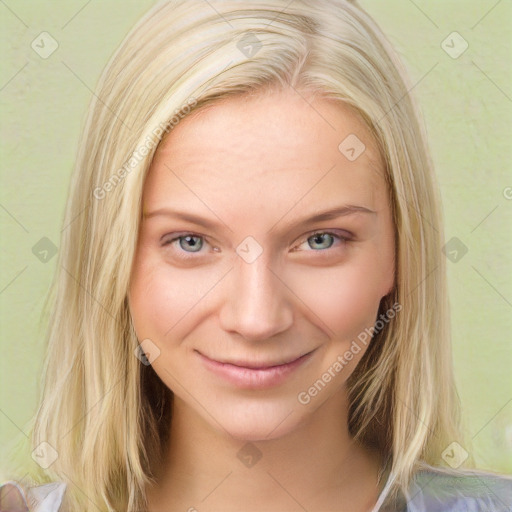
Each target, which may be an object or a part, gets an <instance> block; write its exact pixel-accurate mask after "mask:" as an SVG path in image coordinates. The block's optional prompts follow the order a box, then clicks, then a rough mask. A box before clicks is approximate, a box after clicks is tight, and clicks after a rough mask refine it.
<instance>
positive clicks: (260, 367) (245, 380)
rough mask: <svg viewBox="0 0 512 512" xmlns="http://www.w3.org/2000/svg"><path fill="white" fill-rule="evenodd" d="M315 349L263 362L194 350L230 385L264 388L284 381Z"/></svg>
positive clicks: (209, 367) (209, 368)
mask: <svg viewBox="0 0 512 512" xmlns="http://www.w3.org/2000/svg"><path fill="white" fill-rule="evenodd" d="M315 350H316V349H314V350H311V351H310V352H307V353H305V354H302V355H299V356H295V357H293V356H292V357H289V358H287V359H285V360H284V361H268V362H265V363H261V362H256V361H251V360H238V359H237V360H229V361H226V360H216V359H212V358H210V357H207V356H205V355H204V354H202V353H201V352H199V351H197V350H196V351H195V352H196V354H198V356H199V358H200V359H201V362H202V363H203V364H204V366H205V367H206V368H207V369H208V370H209V371H210V372H212V373H213V374H214V375H216V376H217V377H221V378H222V379H223V380H224V381H227V382H228V383H230V384H231V385H234V386H236V387H238V388H244V389H266V388H270V387H275V386H278V385H280V384H282V383H284V382H285V381H286V380H287V379H288V378H289V377H290V376H291V375H292V374H293V373H294V372H295V370H297V369H298V368H299V367H301V366H302V365H304V364H305V363H306V362H307V361H309V360H310V359H311V357H312V356H313V353H314V352H315Z"/></svg>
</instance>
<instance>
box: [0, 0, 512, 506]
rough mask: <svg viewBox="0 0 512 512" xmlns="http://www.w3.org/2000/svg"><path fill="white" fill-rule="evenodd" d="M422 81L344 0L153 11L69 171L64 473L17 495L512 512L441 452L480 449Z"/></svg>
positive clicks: (97, 107)
mask: <svg viewBox="0 0 512 512" xmlns="http://www.w3.org/2000/svg"><path fill="white" fill-rule="evenodd" d="M409 89H410V85H408V82H407V79H406V78H405V74H404V71H403V70H402V67H401V65H400V63H399V61H398V59H397V57H396V55H395V53H394V52H393V50H392V49H391V48H390V46H389V44H388V43H387V41H386V39H385V37H384V36H383V35H382V33H381V32H380V30H379V29H378V27H376V26H375V23H374V22H373V21H372V20H371V19H370V17H369V16H368V15H367V14H366V13H365V12H364V11H363V10H362V9H361V8H359V7H358V6H356V5H352V4H351V3H349V2H345V1H342V0H340V1H336V2H332V1H327V0H315V1H314V2H303V1H299V0H297V1H295V2H291V3H289V2H284V1H281V0H272V1H271V0H268V1H259V2H243V1H241V0H218V1H215V2H210V3H205V2H195V1H192V0H175V1H166V2H163V3H160V4H158V5H157V6H156V7H155V8H154V9H152V10H151V11H150V12H149V13H148V14H147V15H146V16H145V17H144V18H143V19H142V20H141V22H140V23H139V24H138V26H137V27H135V29H134V30H133V31H132V32H131V33H130V34H129V35H128V36H127V38H126V39H125V41H124V42H123V44H122V45H121V47H120V48H119V50H118V51H117V53H116V54H115V55H114V57H113V58H112V61H111V62H110V64H109V65H108V67H107V69H106V71H105V72H104V74H103V77H102V79H101V82H100V84H99V86H98V91H97V94H96V100H95V101H94V102H93V104H92V105H91V109H90V114H89V117H88V121H87V125H86V127H85V134H84V140H83V144H82V146H81V150H80V154H79V156H78V161H77V166H76V170H75V174H74V176H73V181H72V185H71V190H70V196H69V202H68V208H67V213H66V220H65V225H70V228H69V229H66V230H64V234H63V240H62V243H61V253H60V262H59V266H58V269H59V271H58V274H57V276H56V279H55V293H56V294H55V300H54V303H53V309H52V317H51V322H50V329H49V336H48V342H49V345H48V357H47V361H46V367H45V379H46V385H45V388H44V392H43V397H42V401H41V407H40V410H39V412H38V415H37V418H36V423H35V428H34V432H33V443H34V447H35V450H34V453H33V458H34V460H35V461H36V462H37V463H38V464H39V467H40V468H41V470H42V472H41V476H40V480H39V481H40V482H43V481H48V479H50V480H54V481H55V482H54V483H51V484H48V485H49V486H44V485H40V486H35V487H33V488H31V489H26V490H24V489H21V488H20V489H18V488H16V487H15V486H14V485H13V484H6V485H5V486H4V487H3V488H2V494H3V498H4V501H5V502H9V501H10V504H9V505H5V506H4V507H5V508H6V509H7V507H11V508H12V509H15V508H14V507H18V508H20V507H22V506H23V502H24V501H26V502H29V504H30V500H32V505H31V506H33V505H34V504H35V503H40V504H41V507H44V506H46V508H47V510H52V511H53V510H58V509H59V506H60V504H61V502H62V507H61V510H70V511H89V510H91V511H92V510H109V511H139V510H150V511H155V512H156V511H163V510H190V511H193V510H199V511H202V510H222V511H226V510H240V509H242V510H245V511H252V510H258V511H260V510H269V511H270V510H276V511H277V510H309V511H314V510H341V511H369V510H374V511H377V510H380V511H383V510H415V511H417V510H425V511H426V510H428V511H432V510H443V511H447V510H448V511H450V510H453V511H455V510H466V509H468V510H495V511H498V510H499V511H501V510H509V508H507V507H509V506H510V502H511V500H512V484H511V480H510V479H507V478H505V477H499V476H497V475H488V474H483V473H476V472H475V473H470V472H467V471H464V472H463V471H462V470H458V471H451V470H449V469H446V468H445V469H442V468H441V466H446V465H448V466H451V467H453V468H458V467H460V465H461V464H462V462H464V460H465V458H466V457H467V452H465V450H464V448H463V447H464V442H463V440H462V439H461V436H460V433H459V430H458V413H457V398H456V393H455V389H454V384H453V377H452V369H451V358H450V346H449V334H448V317H447V315H448V312H447V311H448V309H447V301H446V283H445V270H444V257H443V255H442V252H441V247H442V244H443V237H442V223H441V216H440V207H439V198H438V193H437V190H436V187H435V183H434V174H433V170H432V165H431V162H430V158H429V155H428V151H427V147H426V142H425V136H424V134H423V132H422V130H421V128H420V126H421V124H420V122H419V121H418V114H417V112H416V109H415V106H414V103H413V100H412V99H411V96H410V94H409V92H408V91H409ZM55 354H59V357H58V358H56V357H54V355H55ZM18 491H20V493H18ZM22 494H26V496H25V497H23V495H22ZM43 503H44V504H43ZM470 507H473V508H470ZM38 510H39V509H38Z"/></svg>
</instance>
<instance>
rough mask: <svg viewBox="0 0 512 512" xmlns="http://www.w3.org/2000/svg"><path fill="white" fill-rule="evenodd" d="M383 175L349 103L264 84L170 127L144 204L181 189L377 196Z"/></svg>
mask: <svg viewBox="0 0 512 512" xmlns="http://www.w3.org/2000/svg"><path fill="white" fill-rule="evenodd" d="M354 157H355V158H354ZM383 176H384V168H383V164H382V160H381V156H380V154H379V151H378V149H377V147H376V144H375V141H374V140H373V138H372V136H371V134H370V132H369V130H368V129H367V127H366V125H365V124H364V122H363V121H362V120H361V118H360V117H359V116H358V115H357V114H356V113H355V112H354V111H353V110H352V109H350V108H349V107H348V106H346V105H343V104H341V103H339V102H335V101H333V100H327V99H325V98H322V97H321V96H318V95H313V94H309V95H305V94H304V93H298V92H296V91H295V90H293V89H283V90H274V91H266V92H264V93H262V94H257V95H248V94H245V95H240V96H233V97H230V98H227V99H223V100H220V101H218V102H216V103H213V104H211V105H208V106H207V107H206V108H204V107H203V108H199V109H198V110H197V111H195V112H193V113H192V114H191V115H189V116H188V117H186V118H185V119H183V120H182V121H181V122H180V123H179V124H178V125H177V126H176V127H174V129H173V130H172V131H171V132H170V133H169V134H168V135H167V136H166V138H165V139H164V140H163V141H162V143H161V144H160V146H159V148H158V150H157V152H156V155H155V157H154V160H153V162H152V165H151V167H150V170H149V173H148V176H147V179H146V184H145V188H144V206H145V208H147V206H148V205H149V204H153V203H158V204H160V203H162V202H163V203H165V202H167V203H168V202H169V201H170V200H176V199H177V196H178V197H182V195H183V194H184V193H185V194H186V195H187V196H192V195H195V196H196V199H197V198H202V199H204V201H206V199H208V200H210V201H213V202H214V203H218V202H219V201H221V200H222V199H224V200H226V201H228V202H231V203H236V204H239V203H240V200H243V202H244V204H246V205H247V207H249V206H250V205H251V204H254V205H257V206H259V207H262V206H266V207H269V201H274V202H275V201H278V202H280V203H282V205H283V207H286V206H287V205H289V204H291V203H293V202H295V203H296V202H297V200H299V198H300V197H301V196H304V197H305V196H306V195H307V199H308V200H309V201H322V200H324V199H327V198H328V197H327V196H336V195H339V194H340V193H345V194H349V195H350V194H352V195H354V194H355V195H357V196H358V198H359V199H361V200H366V201H368V202H369V203H375V201H376V200H377V199H378V197H377V196H381V195H382V194H384V193H385V188H386V186H385V180H384V177H383ZM184 189H188V190H184ZM256 192H257V194H258V196H259V197H255V193H256Z"/></svg>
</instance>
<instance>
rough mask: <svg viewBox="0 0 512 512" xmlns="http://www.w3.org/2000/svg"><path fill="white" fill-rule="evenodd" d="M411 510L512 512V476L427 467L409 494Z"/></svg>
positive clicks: (429, 511) (412, 484)
mask: <svg viewBox="0 0 512 512" xmlns="http://www.w3.org/2000/svg"><path fill="white" fill-rule="evenodd" d="M406 501H407V511H408V512H409V511H410V512H420V511H422V512H423V511H428V512H437V511H439V512H441V511H442V512H452V511H453V512H455V511H457V512H459V511H465V512H512V478H511V477H507V476H503V475H497V474H494V473H487V472H484V471H470V470H457V471H454V470H449V469H444V468H434V467H432V466H424V467H422V468H421V469H420V470H418V472H417V473H416V474H415V476H414V479H413V481H412V483H411V485H410V487H409V490H408V492H407V496H406Z"/></svg>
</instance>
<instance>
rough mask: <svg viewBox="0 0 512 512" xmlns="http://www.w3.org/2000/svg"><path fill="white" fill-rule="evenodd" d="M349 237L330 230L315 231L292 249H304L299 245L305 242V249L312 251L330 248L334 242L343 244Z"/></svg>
mask: <svg viewBox="0 0 512 512" xmlns="http://www.w3.org/2000/svg"><path fill="white" fill-rule="evenodd" d="M349 240H350V238H349V237H348V236H342V235H339V234H336V233H332V232H330V231H317V232H315V233H313V234H311V235H309V236H308V237H307V238H306V239H305V240H304V241H303V242H301V243H300V245H298V246H297V248H296V249H294V250H304V248H302V249H301V247H302V246H303V245H305V244H307V247H306V248H305V250H308V249H313V251H317V252H319V251H325V250H326V249H330V248H331V247H333V246H334V245H335V244H336V242H338V245H339V244H341V245H343V244H344V243H345V242H348V241H349Z"/></svg>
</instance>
